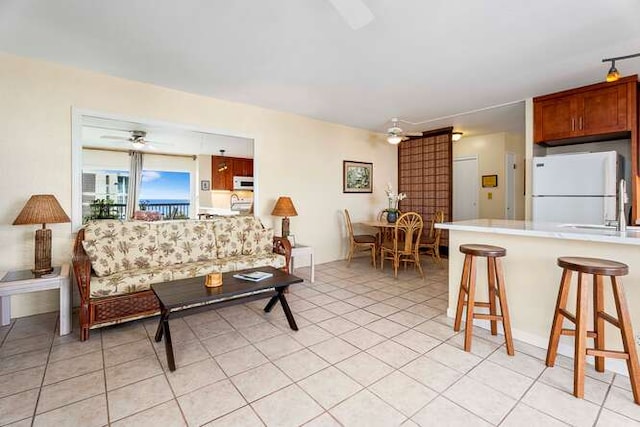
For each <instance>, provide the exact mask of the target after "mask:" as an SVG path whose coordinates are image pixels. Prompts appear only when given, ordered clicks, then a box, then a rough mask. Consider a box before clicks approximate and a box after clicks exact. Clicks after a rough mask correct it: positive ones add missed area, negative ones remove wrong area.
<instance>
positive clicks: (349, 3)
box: [329, 0, 374, 30]
mask: <svg viewBox="0 0 640 427" xmlns="http://www.w3.org/2000/svg"><path fill="white" fill-rule="evenodd" d="M329 2H330V3H331V4H332V5H333V7H335V8H336V10H337V11H338V13H339V14H340V16H342V19H344V20H345V21H347V24H349V26H350V27H351V28H352V29H354V30H359V29H360V28H362V27H364V26H365V25H367V24H368V23H370V22H371V21H373V18H374V16H373V13H372V12H371V9H369V8H368V7H367V5H366V4H364V2H363V1H362V0H329Z"/></svg>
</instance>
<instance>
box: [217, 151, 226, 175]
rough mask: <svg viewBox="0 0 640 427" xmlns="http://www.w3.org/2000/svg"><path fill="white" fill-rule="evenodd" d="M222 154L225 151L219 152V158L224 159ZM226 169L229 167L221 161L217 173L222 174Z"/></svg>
mask: <svg viewBox="0 0 640 427" xmlns="http://www.w3.org/2000/svg"><path fill="white" fill-rule="evenodd" d="M224 152H225V150H220V157H224ZM227 169H229V166H227V162H226V161H224V160H223V161H221V162H220V163H218V172H224V171H226V170H227Z"/></svg>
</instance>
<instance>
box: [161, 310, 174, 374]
mask: <svg viewBox="0 0 640 427" xmlns="http://www.w3.org/2000/svg"><path fill="white" fill-rule="evenodd" d="M162 330H163V331H164V348H165V350H166V352H167V364H168V365H169V370H170V371H175V370H176V361H175V359H174V358H173V344H172V343H171V331H170V330H169V313H167V314H166V316H165V315H163V316H162Z"/></svg>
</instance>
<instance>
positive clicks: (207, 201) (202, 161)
mask: <svg viewBox="0 0 640 427" xmlns="http://www.w3.org/2000/svg"><path fill="white" fill-rule="evenodd" d="M198 176H199V178H200V181H202V180H203V179H206V180H208V181H209V188H211V185H213V182H211V156H209V155H206V154H201V155H199V156H198ZM197 184H198V205H199V206H203V207H208V208H210V207H211V206H213V205H212V203H211V191H202V190H201V189H200V182H198V183H197Z"/></svg>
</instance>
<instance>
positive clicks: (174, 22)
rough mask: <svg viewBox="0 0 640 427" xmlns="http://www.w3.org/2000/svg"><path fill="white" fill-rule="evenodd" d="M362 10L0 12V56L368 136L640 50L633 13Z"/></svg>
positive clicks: (169, 7) (190, 4) (57, 7)
mask: <svg viewBox="0 0 640 427" xmlns="http://www.w3.org/2000/svg"><path fill="white" fill-rule="evenodd" d="M364 2H365V3H366V5H367V6H368V7H369V8H370V9H371V11H372V12H373V15H374V20H373V21H372V22H371V23H369V24H368V25H366V26H364V27H363V28H361V29H359V30H353V29H352V28H351V27H350V26H349V25H348V24H347V23H346V22H345V21H344V20H343V19H342V18H341V16H340V15H339V14H338V13H337V11H336V9H335V8H334V7H333V6H332V5H331V3H330V2H329V1H328V0H268V1H258V0H233V1H229V0H181V1H170V0H163V1H159V0H136V1H131V0H110V1H86V0H58V1H50V0H0V50H2V51H6V52H10V53H15V54H18V55H23V56H30V57H37V58H43V59H47V60H51V61H55V62H60V63H64V64H68V65H72V66H76V67H80V68H84V69H90V70H96V71H100V72H103V73H107V74H111V75H116V76H121V77H125V78H128V79H133V80H139V81H144V82H149V83H154V84H158V85H162V86H166V87H171V88H176V89H180V90H184V91H188V92H193V93H199V94H204V95H209V96H213V97H216V98H223V99H228V100H233V101H239V102H245V103H249V104H255V105H260V106H264V107H268V108H273V109H277V110H282V111H289V112H293V113H298V114H302V115H306V116H311V117H315V118H319V119H323V120H328V121H331V122H337V123H343V124H346V125H351V126H356V127H362V128H366V129H371V130H376V131H384V130H385V129H386V128H387V127H388V125H389V123H388V120H389V119H390V118H391V117H400V118H402V119H406V120H409V121H412V122H422V121H426V120H432V119H435V118H439V117H446V116H451V115H456V114H459V113H463V112H467V111H472V110H476V109H481V108H484V107H487V106H492V105H499V104H504V103H508V102H512V101H518V100H522V99H524V98H526V97H530V96H535V95H540V94H545V93H549V92H553V91H557V90H561V89H566V88H570V87H576V86H581V85H584V84H589V83H594V82H597V81H602V80H603V78H604V75H605V73H606V71H607V68H608V67H607V65H605V64H602V63H601V59H602V58H604V57H610V56H620V55H626V54H630V53H635V52H638V51H640V25H639V24H638V22H639V20H638V19H639V18H638V17H640V2H639V1H637V0H606V1H602V0H563V1H553V0H537V1H531V0H456V1H451V0H395V1H390V0H387V1H385V0H364ZM617 65H618V69H619V70H620V72H621V73H622V74H623V75H629V74H633V73H640V58H638V59H630V60H627V61H623V62H620V63H618V64H617ZM506 110H507V111H510V110H511V109H510V108H506ZM487 114H488V113H487ZM494 115H495V116H496V117H498V116H500V117H501V115H500V114H499V112H496V113H495V114H494ZM459 117H460V116H459ZM459 120H460V119H459ZM445 121H446V120H445ZM449 122H452V120H449ZM434 123H435V122H431V123H428V124H427V125H425V126H420V130H423V129H429V128H432V127H435V126H431V125H432V124H434ZM440 123H441V121H438V124H440ZM408 130H417V129H408Z"/></svg>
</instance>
